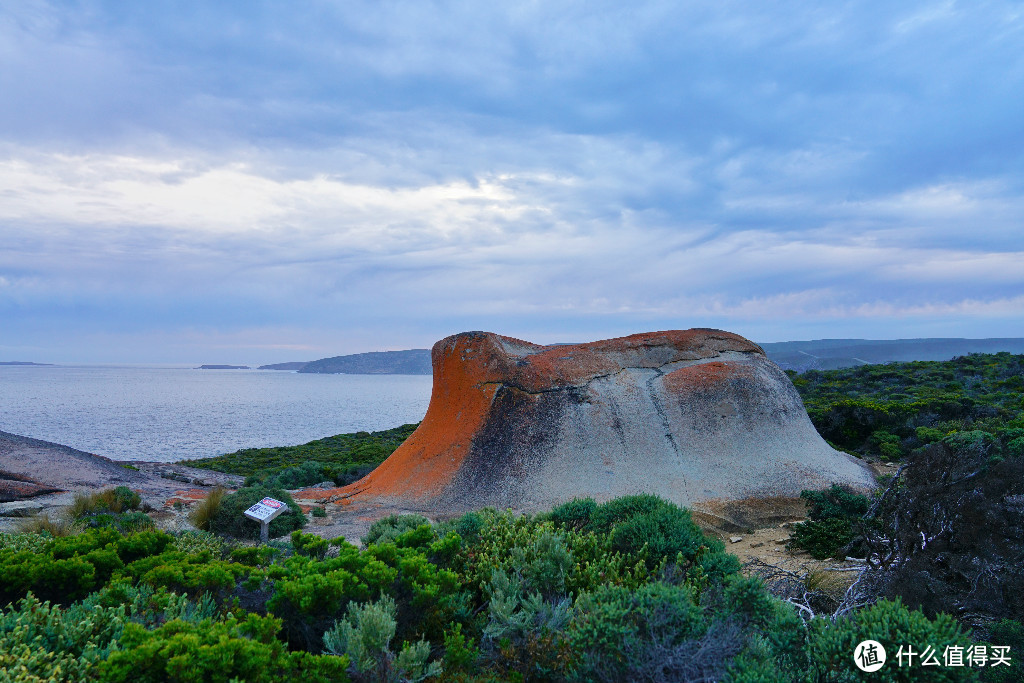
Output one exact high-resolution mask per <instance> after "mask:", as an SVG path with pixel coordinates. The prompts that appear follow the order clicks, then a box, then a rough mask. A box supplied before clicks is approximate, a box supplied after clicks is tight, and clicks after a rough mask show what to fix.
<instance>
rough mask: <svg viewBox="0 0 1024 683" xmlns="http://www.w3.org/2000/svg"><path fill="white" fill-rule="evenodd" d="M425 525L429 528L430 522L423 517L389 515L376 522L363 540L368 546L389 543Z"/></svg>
mask: <svg viewBox="0 0 1024 683" xmlns="http://www.w3.org/2000/svg"><path fill="white" fill-rule="evenodd" d="M424 525H426V526H427V527H428V528H429V527H430V520H429V519H427V518H426V517H424V516H423V515H388V516H387V517H384V518H383V519H378V520H377V521H376V522H374V523H373V524H372V525H371V526H370V529H369V530H368V531H367V532H366V535H365V536H363V538H362V539H361V540H362V542H363V545H366V546H369V545H373V544H374V543H387V542H388V541H392V540H394V539H395V538H396V537H398V536H401V535H402V534H404V533H405V532H407V531H409V530H411V529H415V528H416V527H419V526H424Z"/></svg>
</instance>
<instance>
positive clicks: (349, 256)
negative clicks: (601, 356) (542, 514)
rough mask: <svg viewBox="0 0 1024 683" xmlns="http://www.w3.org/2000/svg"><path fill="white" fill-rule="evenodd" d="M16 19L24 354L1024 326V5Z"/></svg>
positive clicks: (1020, 329)
mask: <svg viewBox="0 0 1024 683" xmlns="http://www.w3.org/2000/svg"><path fill="white" fill-rule="evenodd" d="M489 5H490V3H481V2H427V1H425V0H416V1H411V2H315V1H311V2H305V3H269V2H253V1H246V2H219V3H198V2H196V3H189V2H160V1H159V0H153V1H151V2H145V3H124V2H61V3H48V2H43V1H37V0H25V1H23V2H18V3H6V4H5V6H4V7H3V8H2V9H0V93H2V96H0V321H2V322H0V360H36V361H54V362H76V361H77V362H115V361H130V362H245V363H269V362H278V361H286V360H308V359H311V358H319V357H323V356H329V355H337V354H341V353H355V352H361V351H371V350H383V349H401V348H410V347H426V346H430V345H431V344H432V343H433V342H434V341H436V340H437V339H439V338H441V337H444V336H446V335H448V334H451V333H454V332H458V331H461V330H468V329H485V330H491V331H495V332H499V333H503V334H508V335H512V336H517V337H521V338H525V339H529V340H531V341H536V342H541V343H549V342H558V341H588V340H593V339H600V338H607V337H613V336H620V335H623V334H630V333H633V332H639V331H645V330H657V329H677V328H688V327H698V326H710V327H720V328H724V329H728V330H732V331H735V332H738V333H740V334H743V335H745V336H747V337H750V338H751V339H754V340H756V341H762V342H769V341H782V340H790V339H814V338H823V337H831V338H835V337H852V338H906V337H935V336H954V337H995V336H1005V337H1010V336H1024V6H1022V5H1021V4H1020V3H1019V2H971V3H958V2H904V3H891V2H844V3H827V4H822V3H773V2H760V1H759V2H730V1H728V0H715V1H709V2H634V3H620V2H586V3H584V2H560V1H558V0H548V1H546V2H518V3H516V2H513V3H498V5H500V6H498V7H491V6H489Z"/></svg>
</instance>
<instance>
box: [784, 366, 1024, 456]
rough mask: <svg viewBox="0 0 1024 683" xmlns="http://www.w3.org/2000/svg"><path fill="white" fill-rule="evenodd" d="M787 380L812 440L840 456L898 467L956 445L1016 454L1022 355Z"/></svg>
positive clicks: (1023, 430)
mask: <svg viewBox="0 0 1024 683" xmlns="http://www.w3.org/2000/svg"><path fill="white" fill-rule="evenodd" d="M787 374H789V376H790V377H791V379H792V380H793V384H794V385H795V386H796V388H797V390H798V391H799V392H800V395H801V396H802V397H803V400H804V404H805V405H806V407H807V412H808V414H809V415H810V417H811V421H812V422H813V423H814V426H815V427H816V428H817V429H818V432H819V433H820V434H821V435H822V436H823V437H824V438H825V439H827V440H828V441H829V442H831V443H832V444H833V445H834V446H836V447H838V448H840V449H842V450H846V451H849V452H851V453H855V454H859V455H873V456H879V457H881V458H883V459H887V460H899V459H902V458H904V457H905V456H906V455H908V454H909V453H910V452H912V451H913V450H915V449H917V448H921V447H923V446H926V445H928V444H930V443H936V442H940V441H944V440H947V439H953V440H956V439H962V440H966V441H970V442H975V443H976V444H977V447H982V448H986V449H988V450H989V451H990V452H991V453H992V454H993V455H997V454H1002V455H1022V454H1024V356H1022V355H1013V354H1010V353H996V354H971V355H969V356H964V357H961V358H954V359H953V360H949V361H920V362H913V363H888V364H886V365H865V366H862V367H858V368H846V369H843V370H830V371H817V370H811V371H808V372H805V373H803V374H800V375H798V374H796V373H793V372H788V373H787ZM958 434H959V435H960V436H957V435H958Z"/></svg>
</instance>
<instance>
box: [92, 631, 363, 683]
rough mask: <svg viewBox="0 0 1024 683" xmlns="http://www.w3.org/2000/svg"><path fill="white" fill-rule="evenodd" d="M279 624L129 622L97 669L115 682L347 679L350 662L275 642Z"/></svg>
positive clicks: (253, 682)
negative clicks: (156, 624) (148, 625)
mask: <svg viewBox="0 0 1024 683" xmlns="http://www.w3.org/2000/svg"><path fill="white" fill-rule="evenodd" d="M280 628H281V621H280V620H279V619H275V618H273V617H269V616H268V617H261V616H257V615H254V614H250V615H248V616H246V617H245V618H244V619H236V618H235V617H234V616H229V617H228V618H227V619H226V620H225V621H222V622H218V621H212V620H209V619H205V620H203V621H200V622H199V623H189V622H185V621H182V620H178V619H176V620H173V621H170V622H168V623H166V624H164V625H163V626H161V627H159V628H157V629H155V630H152V631H149V630H146V629H145V628H143V627H142V626H140V625H138V624H134V623H130V624H127V625H126V626H125V628H124V634H123V636H122V638H121V642H120V648H119V649H118V650H116V651H114V652H112V653H111V654H110V656H109V657H108V658H107V660H106V661H104V662H102V663H100V664H99V665H98V666H97V667H96V669H97V673H98V674H99V676H101V677H102V680H104V681H110V682H111V683H128V682H131V683H150V682H152V683H163V682H165V681H197V682H198V681H229V680H232V679H238V680H244V681H247V682H250V683H276V681H280V680H283V679H288V678H296V679H299V680H302V681H303V682H304V683H319V682H323V683H328V682H329V681H345V680H347V676H346V673H345V670H346V668H347V666H348V659H347V658H345V657H330V656H315V655H311V654H309V653H306V652H288V651H287V650H286V649H285V647H284V644H283V643H282V642H281V641H279V640H278V639H277V638H276V634H277V632H278V630H280Z"/></svg>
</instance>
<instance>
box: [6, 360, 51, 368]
mask: <svg viewBox="0 0 1024 683" xmlns="http://www.w3.org/2000/svg"><path fill="white" fill-rule="evenodd" d="M0 365H38V366H44V365H46V366H51V367H52V366H53V363H30V362H28V361H24V360H5V361H0Z"/></svg>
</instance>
